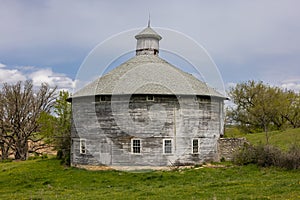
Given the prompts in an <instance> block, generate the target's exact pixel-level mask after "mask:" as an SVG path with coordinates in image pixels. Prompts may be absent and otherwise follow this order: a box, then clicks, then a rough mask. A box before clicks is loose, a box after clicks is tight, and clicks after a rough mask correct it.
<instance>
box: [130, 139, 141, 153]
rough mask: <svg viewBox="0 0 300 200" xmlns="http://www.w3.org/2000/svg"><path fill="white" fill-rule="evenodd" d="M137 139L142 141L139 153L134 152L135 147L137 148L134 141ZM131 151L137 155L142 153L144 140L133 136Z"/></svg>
mask: <svg viewBox="0 0 300 200" xmlns="http://www.w3.org/2000/svg"><path fill="white" fill-rule="evenodd" d="M135 140H138V141H140V146H139V148H140V152H139V153H137V152H134V150H133V149H134V148H137V147H136V146H133V143H134V142H133V141H135ZM131 153H132V154H135V155H140V154H142V140H141V139H140V138H132V139H131Z"/></svg>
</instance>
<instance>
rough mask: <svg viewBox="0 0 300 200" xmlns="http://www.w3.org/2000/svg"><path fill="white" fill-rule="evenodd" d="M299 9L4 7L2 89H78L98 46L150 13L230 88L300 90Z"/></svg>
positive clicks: (179, 4)
mask: <svg viewBox="0 0 300 200" xmlns="http://www.w3.org/2000/svg"><path fill="white" fill-rule="evenodd" d="M299 8H300V1H297V0H294V1H293V0H277V1H274V0H252V1H246V0H245V1H243V0H241V1H236V0H229V1H217V0H216V1H196V0H195V1H192V0H190V1H179V0H178V1H176V0H172V1H171V0H170V1H168V0H166V1H159V0H152V1H137V0H136V1H130V0H129V1H109V0H107V1H100V0H97V1H96V0H89V1H82V0H72V1H71V0H63V1H61V0H56V1H55V0H53V1H52V0H45V1H40V0H28V1H22V0H19V1H18V0H0V83H4V82H9V83H14V82H16V81H18V80H26V79H32V80H33V82H34V84H36V85H38V84H40V83H41V82H44V81H46V82H48V83H49V84H50V85H58V86H59V87H60V88H66V89H70V88H72V87H74V84H75V78H76V74H77V72H78V70H79V67H80V65H81V64H82V62H83V61H84V59H85V57H86V56H87V55H88V54H89V52H90V51H91V50H92V49H93V48H94V47H95V46H97V45H98V44H99V43H101V42H103V41H105V40H106V39H107V38H110V37H111V36H113V35H115V34H119V33H121V32H124V31H127V30H132V29H136V28H143V27H145V26H146V25H147V20H148V13H149V12H150V13H151V24H152V26H153V27H154V28H155V27H160V28H166V29H172V30H176V31H179V32H181V33H183V34H185V35H187V36H189V37H190V38H192V39H193V40H195V41H196V42H197V43H199V44H201V45H202V46H203V47H204V48H205V49H206V51H207V52H208V53H209V54H210V56H211V58H212V59H213V60H214V62H215V64H216V65H217V67H218V69H219V71H220V73H221V76H222V77H223V80H224V83H225V85H226V86H229V85H233V84H234V83H238V82H241V81H246V80H250V79H254V80H262V81H264V82H266V83H269V84H272V85H277V86H282V87H287V88H289V89H295V90H297V91H299V90H300V67H299V64H300V23H299V21H300V12H299ZM163 37H164V36H163ZM133 43H134V40H133ZM134 45H135V44H133V46H134ZM116 48H117V47H116ZM130 50H132V49H128V51H130ZM116 56H118V55H116Z"/></svg>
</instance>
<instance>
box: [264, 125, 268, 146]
mask: <svg viewBox="0 0 300 200" xmlns="http://www.w3.org/2000/svg"><path fill="white" fill-rule="evenodd" d="M264 128H265V134H266V142H267V145H268V144H269V133H268V126H267V125H266V124H264Z"/></svg>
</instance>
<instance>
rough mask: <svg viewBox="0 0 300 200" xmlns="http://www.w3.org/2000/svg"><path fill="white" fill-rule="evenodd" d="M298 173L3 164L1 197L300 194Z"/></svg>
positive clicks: (50, 161) (56, 163)
mask: <svg viewBox="0 0 300 200" xmlns="http://www.w3.org/2000/svg"><path fill="white" fill-rule="evenodd" d="M299 198H300V173H299V171H298V170H294V171H286V170H282V169H277V168H257V167H256V166H254V165H249V166H243V167H239V166H232V165H231V164H229V163H227V164H226V167H221V168H200V169H185V170H181V171H152V172H139V173H132V172H122V171H86V170H82V169H76V168H65V167H63V166H61V165H60V164H59V161H58V160H56V159H44V160H30V161H25V162H10V163H0V199H69V200H71V199H299Z"/></svg>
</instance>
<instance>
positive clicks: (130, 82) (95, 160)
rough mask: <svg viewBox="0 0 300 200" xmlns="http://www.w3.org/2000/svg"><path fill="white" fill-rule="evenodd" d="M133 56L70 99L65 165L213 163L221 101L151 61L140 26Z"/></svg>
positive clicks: (152, 51) (152, 39) (154, 40)
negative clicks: (69, 140) (69, 134)
mask: <svg viewBox="0 0 300 200" xmlns="http://www.w3.org/2000/svg"><path fill="white" fill-rule="evenodd" d="M135 38H136V39H137V46H136V56H134V57H133V58H131V59H129V60H128V61H126V62H125V63H123V64H121V65H120V66H118V67H116V68H115V69H113V70H111V71H110V72H108V73H107V74H105V75H103V76H101V77H99V78H98V79H96V80H95V81H93V82H91V83H90V84H88V85H87V86H85V87H84V88H82V89H81V90H79V91H77V92H76V93H75V94H74V95H73V96H72V97H71V98H70V101H71V102H72V111H73V121H72V147H71V164H72V165H73V166H77V165H107V166H170V165H194V164H199V163H203V162H207V161H213V160H216V159H217V157H218V155H217V149H218V139H219V138H220V136H221V135H222V134H223V125H224V123H223V121H224V109H223V105H224V100H225V99H226V97H224V96H223V95H222V94H220V93H219V92H217V91H216V90H214V89H213V88H211V87H209V86H207V85H206V84H205V83H204V82H202V81H200V80H198V79H197V78H195V77H194V76H193V75H191V74H189V73H186V72H184V71H182V70H180V69H178V68H177V67H175V66H173V65H171V64H170V63H168V62H167V61H165V60H163V59H162V58H160V57H159V41H160V40H161V39H162V37H161V36H160V35H159V34H157V33H156V32H155V31H154V30H153V29H152V28H151V27H150V24H148V27H146V28H145V29H144V30H142V31H141V32H140V33H138V34H137V35H136V36H135Z"/></svg>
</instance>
